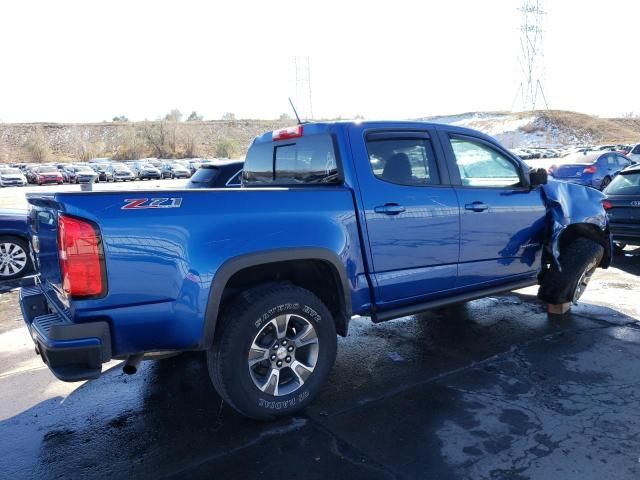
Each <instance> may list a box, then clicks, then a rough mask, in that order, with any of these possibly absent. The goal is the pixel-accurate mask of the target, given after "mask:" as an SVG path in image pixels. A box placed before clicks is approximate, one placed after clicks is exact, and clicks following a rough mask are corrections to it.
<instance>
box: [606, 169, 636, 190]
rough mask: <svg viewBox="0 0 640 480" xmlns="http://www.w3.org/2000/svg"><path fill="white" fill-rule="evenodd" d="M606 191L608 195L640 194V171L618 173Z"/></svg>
mask: <svg viewBox="0 0 640 480" xmlns="http://www.w3.org/2000/svg"><path fill="white" fill-rule="evenodd" d="M605 193H606V194H607V195H640V172H634V173H621V174H620V175H617V176H616V177H615V178H614V179H613V181H612V182H611V183H610V184H609V186H608V187H607V189H606V191H605Z"/></svg>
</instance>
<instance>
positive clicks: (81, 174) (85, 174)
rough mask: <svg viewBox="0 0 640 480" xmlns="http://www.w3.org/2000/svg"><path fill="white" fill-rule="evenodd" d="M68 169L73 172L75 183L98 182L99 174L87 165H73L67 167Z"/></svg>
mask: <svg viewBox="0 0 640 480" xmlns="http://www.w3.org/2000/svg"><path fill="white" fill-rule="evenodd" d="M67 171H68V172H73V183H97V182H98V174H97V173H96V172H95V171H94V170H93V169H92V168H91V167H89V166H87V165H72V166H70V167H68V168H67ZM70 176H71V175H70Z"/></svg>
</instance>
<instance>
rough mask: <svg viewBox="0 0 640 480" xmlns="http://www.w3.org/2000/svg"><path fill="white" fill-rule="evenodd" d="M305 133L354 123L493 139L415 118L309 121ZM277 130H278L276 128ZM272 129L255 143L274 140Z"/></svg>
mask: <svg viewBox="0 0 640 480" xmlns="http://www.w3.org/2000/svg"><path fill="white" fill-rule="evenodd" d="M301 125H302V127H303V131H304V135H316V134H323V133H331V132H333V131H335V130H336V129H343V128H344V129H346V128H349V127H350V126H353V125H358V126H362V127H364V128H371V129H378V128H380V129H394V128H398V129H420V128H430V129H434V130H446V131H447V132H451V133H458V134H460V135H469V134H471V135H474V136H476V137H478V136H479V137H484V138H485V139H488V140H493V141H495V139H493V138H492V137H490V136H489V135H486V134H484V133H482V132H480V131H478V130H473V129H471V128H465V127H457V126H455V125H448V124H445V123H434V122H420V121H413V120H371V121H365V122H362V121H355V120H337V121H328V122H309V123H302V124H301ZM274 131H277V130H274ZM272 133H273V132H272V131H269V132H265V133H264V134H262V135H258V136H257V137H256V138H255V139H254V143H266V142H272V141H273V137H272Z"/></svg>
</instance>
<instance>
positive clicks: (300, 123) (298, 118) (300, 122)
mask: <svg viewBox="0 0 640 480" xmlns="http://www.w3.org/2000/svg"><path fill="white" fill-rule="evenodd" d="M289 103H290V104H291V108H293V113H295V114H296V120H298V125H302V123H303V122H302V121H301V120H300V117H299V116H298V111H297V110H296V107H295V106H294V105H293V102H292V101H291V97H289Z"/></svg>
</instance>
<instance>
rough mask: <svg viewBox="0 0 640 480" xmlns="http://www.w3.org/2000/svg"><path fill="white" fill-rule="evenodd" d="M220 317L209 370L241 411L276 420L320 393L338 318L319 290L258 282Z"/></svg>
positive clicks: (332, 352)
mask: <svg viewBox="0 0 640 480" xmlns="http://www.w3.org/2000/svg"><path fill="white" fill-rule="evenodd" d="M256 319H257V320H256ZM220 322H221V325H220V324H219V325H218V329H219V331H218V332H217V333H216V338H215V341H214V344H213V346H212V347H211V348H210V349H209V351H208V352H207V365H208V369H209V375H210V376H211V380H212V381H213V384H214V386H215V388H216V390H217V391H218V393H219V394H220V396H221V397H222V398H223V399H224V400H225V401H226V402H227V403H228V404H229V405H231V406H232V407H233V408H235V409H236V410H237V411H238V412H240V413H242V414H243V415H246V416H248V417H252V418H257V419H272V418H275V417H278V416H282V415H288V414H291V413H294V412H297V411H299V410H301V409H302V408H304V407H306V406H307V405H308V404H309V403H310V402H311V401H313V399H314V398H315V397H316V396H317V395H318V393H319V392H320V389H321V388H322V385H323V383H324V381H325V380H326V378H327V376H328V374H329V371H330V370H331V367H332V366H333V363H334V361H335V356H336V348H337V342H336V329H335V323H334V320H333V318H332V316H331V314H330V312H329V310H328V309H327V307H326V306H325V305H324V304H323V303H322V302H321V301H320V300H319V299H318V297H316V296H315V295H314V294H313V293H311V292H310V291H308V290H305V289H303V288H300V287H296V286H293V285H290V284H270V285H264V286H260V287H255V288H253V289H250V290H248V291H246V292H244V293H242V294H241V295H239V296H238V297H237V298H236V300H235V301H234V302H233V303H232V304H231V305H230V307H229V308H227V309H225V312H224V313H223V315H222V317H221V319H220Z"/></svg>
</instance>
